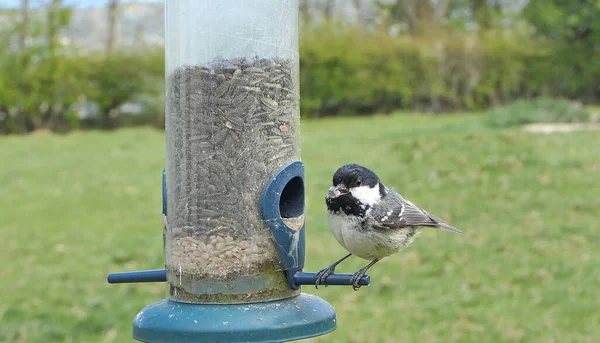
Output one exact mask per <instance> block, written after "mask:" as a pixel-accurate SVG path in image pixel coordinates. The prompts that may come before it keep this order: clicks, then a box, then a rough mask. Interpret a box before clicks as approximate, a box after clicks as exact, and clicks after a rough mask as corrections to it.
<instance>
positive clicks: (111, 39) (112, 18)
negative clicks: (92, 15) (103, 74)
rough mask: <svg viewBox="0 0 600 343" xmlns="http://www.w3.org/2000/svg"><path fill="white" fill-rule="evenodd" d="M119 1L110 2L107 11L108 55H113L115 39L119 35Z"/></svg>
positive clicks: (111, 0) (112, 0)
mask: <svg viewBox="0 0 600 343" xmlns="http://www.w3.org/2000/svg"><path fill="white" fill-rule="evenodd" d="M118 9H119V0H110V3H109V4H108V9H107V21H108V37H107V39H106V54H107V55H111V54H112V53H113V51H114V49H115V43H116V41H115V38H116V34H117V14H118V13H117V12H118Z"/></svg>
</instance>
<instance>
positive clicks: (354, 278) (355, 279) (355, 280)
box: [350, 268, 367, 291]
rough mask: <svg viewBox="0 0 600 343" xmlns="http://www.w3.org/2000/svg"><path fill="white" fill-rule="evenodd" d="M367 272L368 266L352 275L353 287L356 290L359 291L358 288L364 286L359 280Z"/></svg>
mask: <svg viewBox="0 0 600 343" xmlns="http://www.w3.org/2000/svg"><path fill="white" fill-rule="evenodd" d="M366 273H367V268H361V269H359V270H358V271H357V272H356V273H354V275H352V278H351V279H350V283H351V284H352V289H354V290H355V291H358V289H359V288H361V287H362V285H359V282H360V280H361V279H362V278H363V276H365V274H366Z"/></svg>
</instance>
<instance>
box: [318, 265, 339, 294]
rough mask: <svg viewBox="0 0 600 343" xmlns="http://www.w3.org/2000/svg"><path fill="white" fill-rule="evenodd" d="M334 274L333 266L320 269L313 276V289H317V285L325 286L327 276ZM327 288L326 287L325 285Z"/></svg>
mask: <svg viewBox="0 0 600 343" xmlns="http://www.w3.org/2000/svg"><path fill="white" fill-rule="evenodd" d="M334 272H335V265H333V264H332V265H330V266H329V267H327V268H324V269H321V270H320V271H319V272H318V273H317V275H315V279H316V280H315V288H316V289H319V285H325V280H327V278H328V277H329V275H331V274H333V273H334ZM325 287H327V285H325Z"/></svg>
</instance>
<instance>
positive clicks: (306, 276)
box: [107, 269, 371, 286]
mask: <svg viewBox="0 0 600 343" xmlns="http://www.w3.org/2000/svg"><path fill="white" fill-rule="evenodd" d="M316 275H317V273H310V272H296V274H294V283H295V284H296V285H297V286H301V285H314V284H315V276H316ZM350 279H352V274H331V275H330V276H329V277H328V278H327V279H326V280H325V284H324V285H325V286H350V285H351V284H352V283H351V282H350ZM107 280H108V283H134V282H165V281H167V271H166V270H164V269H154V270H140V271H135V272H121V273H111V274H108V277H107ZM370 283H371V278H370V277H369V275H365V276H363V277H362V279H360V282H359V285H361V286H368V285H369V284H370Z"/></svg>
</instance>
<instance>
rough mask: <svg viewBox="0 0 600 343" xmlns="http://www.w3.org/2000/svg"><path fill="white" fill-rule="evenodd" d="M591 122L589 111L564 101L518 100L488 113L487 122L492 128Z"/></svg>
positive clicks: (548, 99) (545, 99) (547, 99)
mask: <svg viewBox="0 0 600 343" xmlns="http://www.w3.org/2000/svg"><path fill="white" fill-rule="evenodd" d="M589 120H590V113H589V111H588V110H587V109H586V108H585V107H583V106H582V105H580V104H578V103H574V102H571V101H568V100H564V99H551V98H536V99H532V100H518V101H516V102H514V103H512V104H510V105H508V106H504V107H500V108H495V109H493V110H490V111H488V113H487V114H486V117H485V121H486V123H487V124H488V125H489V126H492V127H512V126H519V125H525V124H531V123H574V122H587V121H589Z"/></svg>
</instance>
